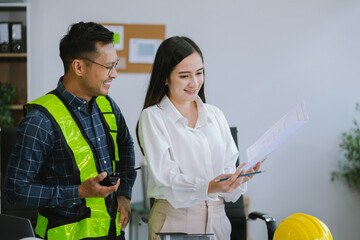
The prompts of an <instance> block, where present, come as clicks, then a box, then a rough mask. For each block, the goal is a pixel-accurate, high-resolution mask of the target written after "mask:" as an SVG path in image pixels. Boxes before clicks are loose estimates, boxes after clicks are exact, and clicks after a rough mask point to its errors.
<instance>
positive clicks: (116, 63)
mask: <svg viewBox="0 0 360 240" xmlns="http://www.w3.org/2000/svg"><path fill="white" fill-rule="evenodd" d="M79 59H80V60H86V61H89V62H91V63H95V64H96V65H99V66H101V67H104V68H106V69H108V70H109V72H108V75H110V73H111V71H112V70H114V69H116V67H117V65H118V64H119V61H120V58H118V59H117V60H116V62H115V63H114V64H113V65H112V66H111V67H109V66H105V65H103V64H101V63H98V62H95V61H93V60H91V59H88V58H79Z"/></svg>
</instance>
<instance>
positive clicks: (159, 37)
mask: <svg viewBox="0 0 360 240" xmlns="http://www.w3.org/2000/svg"><path fill="white" fill-rule="evenodd" d="M100 24H102V25H103V26H105V27H107V28H109V29H110V30H111V31H114V33H116V32H117V31H116V29H120V34H115V35H114V42H116V40H119V39H117V38H119V37H120V39H121V40H120V42H121V41H123V42H121V44H120V45H121V46H120V47H119V48H120V50H117V55H118V57H119V59H120V61H119V65H118V67H117V68H116V70H117V71H118V72H125V73H150V72H151V69H152V61H149V60H148V61H146V60H144V61H141V60H139V61H137V62H136V60H132V59H134V57H132V56H134V54H133V53H134V47H133V46H134V40H139V41H143V42H144V41H149V42H156V43H159V42H161V41H163V40H164V39H165V25H150V24H148V25H145V24H116V23H100ZM114 29H115V30H114ZM121 35H122V36H121ZM130 42H132V43H130ZM115 46H116V45H115ZM129 58H130V59H129ZM129 60H130V61H129ZM150 62H151V63H150Z"/></svg>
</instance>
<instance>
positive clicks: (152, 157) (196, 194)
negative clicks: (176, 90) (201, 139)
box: [139, 109, 210, 208]
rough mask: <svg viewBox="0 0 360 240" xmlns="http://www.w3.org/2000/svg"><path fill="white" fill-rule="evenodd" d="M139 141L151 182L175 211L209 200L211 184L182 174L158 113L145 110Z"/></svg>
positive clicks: (140, 125)
mask: <svg viewBox="0 0 360 240" xmlns="http://www.w3.org/2000/svg"><path fill="white" fill-rule="evenodd" d="M139 139H140V144H141V147H142V149H143V151H144V154H145V158H146V161H147V163H148V170H149V178H151V179H152V180H153V181H154V182H155V185H156V186H157V187H158V188H159V189H160V191H161V193H162V194H163V195H164V196H165V198H166V199H167V200H168V201H169V202H170V204H171V205H172V206H173V207H175V208H180V207H189V206H193V205H195V204H197V203H199V202H200V201H202V200H210V198H209V196H208V185H209V183H208V182H207V181H205V180H204V179H201V178H197V177H190V176H187V175H185V174H182V173H181V172H180V170H179V167H178V165H177V163H176V162H175V161H174V158H173V153H172V149H171V143H170V136H169V134H168V132H167V129H166V126H165V123H164V121H163V119H162V116H161V114H160V113H159V112H154V109H152V110H148V109H145V110H144V111H143V112H142V113H141V116H140V119H139Z"/></svg>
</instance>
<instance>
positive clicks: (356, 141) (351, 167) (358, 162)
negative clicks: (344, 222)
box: [331, 103, 360, 190]
mask: <svg viewBox="0 0 360 240" xmlns="http://www.w3.org/2000/svg"><path fill="white" fill-rule="evenodd" d="M356 110H357V111H360V104H359V103H357V104H356ZM339 146H340V148H341V150H342V152H343V157H344V158H345V159H344V161H340V162H339V170H338V171H333V172H332V173H331V180H332V181H333V180H335V179H341V180H344V181H345V182H347V183H348V184H349V186H351V187H355V188H356V189H358V190H360V126H359V123H358V122H357V121H356V120H354V127H352V128H351V129H350V130H349V131H348V132H344V133H343V135H342V141H341V143H340V145H339Z"/></svg>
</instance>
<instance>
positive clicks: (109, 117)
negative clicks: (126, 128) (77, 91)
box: [96, 96, 120, 172]
mask: <svg viewBox="0 0 360 240" xmlns="http://www.w3.org/2000/svg"><path fill="white" fill-rule="evenodd" d="M96 103H97V105H98V107H99V109H100V111H101V114H102V116H103V117H104V119H105V122H106V123H107V127H108V128H109V129H108V131H109V133H110V135H111V140H112V142H113V144H112V145H113V146H114V153H115V159H113V172H115V162H116V161H119V160H120V158H119V150H118V146H117V144H116V138H117V132H118V131H117V130H118V129H117V124H116V117H115V113H114V111H113V109H112V107H111V104H110V102H109V101H108V100H107V99H106V97H103V96H99V97H97V98H96Z"/></svg>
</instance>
